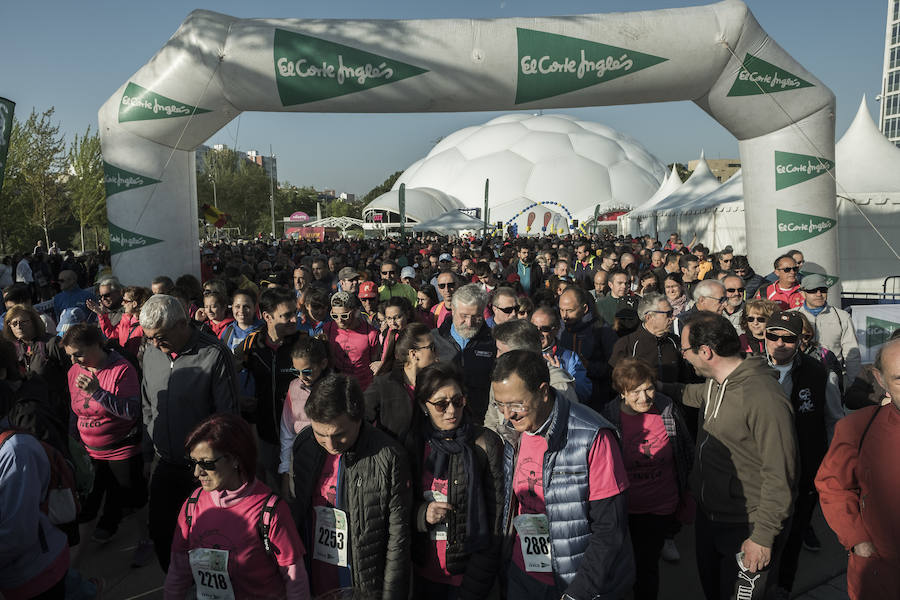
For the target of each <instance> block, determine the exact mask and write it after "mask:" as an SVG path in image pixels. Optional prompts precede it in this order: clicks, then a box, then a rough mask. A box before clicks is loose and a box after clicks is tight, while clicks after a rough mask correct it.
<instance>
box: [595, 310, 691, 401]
mask: <svg viewBox="0 0 900 600" xmlns="http://www.w3.org/2000/svg"><path fill="white" fill-rule="evenodd" d="M637 313H638V317H639V318H640V320H641V326H640V327H638V328H637V329H635V330H634V331H633V332H631V333H629V334H628V335H626V336H624V337H621V338H619V339H618V341H616V345H615V346H613V351H612V356H611V357H610V359H609V365H610V366H611V367H613V368H615V366H616V364H618V362H619V361H620V360H622V359H623V358H627V357H635V358H639V359H641V360H643V361H645V362H646V363H647V364H649V365H651V366H653V367H654V370H655V371H656V373H657V374H658V380H659V381H660V382H661V383H662V384H664V385H665V384H677V383H678V382H679V381H682V380H683V379H684V376H685V369H684V361H683V360H682V358H681V352H680V347H679V345H678V343H679V342H678V336H676V335H675V334H674V333H673V332H672V321H673V311H672V305H671V304H669V300H668V299H667V298H666V297H665V296H664V295H663V294H659V293H656V292H650V293H649V294H644V296H643V297H642V298H641V301H640V302H639V303H638V307H637ZM662 391H663V392H664V393H670V392H669V391H668V390H667V389H664V390H662Z"/></svg>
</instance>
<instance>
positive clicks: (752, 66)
mask: <svg viewBox="0 0 900 600" xmlns="http://www.w3.org/2000/svg"><path fill="white" fill-rule="evenodd" d="M806 87H815V86H814V85H813V84H812V83H810V82H808V81H806V80H805V79H801V78H800V77H797V76H796V75H794V74H793V73H791V72H790V71H787V70H785V69H782V68H781V67H777V66H775V65H773V64H772V63H770V62H768V61H765V60H763V59H761V58H759V57H758V56H753V55H752V54H750V53H749V52H748V53H747V55H746V56H745V57H744V62H743V63H741V68H740V70H739V71H738V75H737V77H736V78H735V79H734V83H733V84H732V85H731V89H730V90H729V91H728V96H756V95H758V94H772V93H775V92H788V91H790V90H799V89H801V88H806Z"/></svg>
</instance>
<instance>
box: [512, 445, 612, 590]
mask: <svg viewBox="0 0 900 600" xmlns="http://www.w3.org/2000/svg"><path fill="white" fill-rule="evenodd" d="M546 453H547V438H545V437H544V436H542V435H529V434H522V437H521V440H520V442H519V457H518V460H517V461H516V468H515V472H514V475H513V494H515V495H516V499H517V500H518V510H517V512H516V515H523V514H542V513H546V507H547V505H546V503H545V501H544V455H545V454H546ZM551 483H552V481H551ZM627 487H628V476H627V475H626V474H625V467H624V465H623V464H622V457H621V455H620V454H619V446H618V444H617V443H616V441H615V440H614V439H613V437H612V433H611V432H610V431H609V430H606V429H601V430H600V432H599V434H598V435H597V439H596V440H594V444H593V445H592V446H591V449H590V451H589V452H588V489H589V490H590V493H589V496H588V501H594V500H602V499H604V498H610V497H612V496H615V495H616V494H620V493H622V492H623V491H625V489H626V488H627ZM512 557H513V562H514V563H515V564H516V566H517V567H519V568H520V569H521V570H522V571H523V572H525V573H527V574H528V575H530V576H531V577H533V578H534V579H536V580H537V581H540V582H541V583H543V584H544V585H555V583H556V582H555V581H554V580H553V573H535V572H528V571H525V559H524V557H523V556H522V542H521V540H520V539H519V534H518V533H516V541H515V545H514V546H513V555H512Z"/></svg>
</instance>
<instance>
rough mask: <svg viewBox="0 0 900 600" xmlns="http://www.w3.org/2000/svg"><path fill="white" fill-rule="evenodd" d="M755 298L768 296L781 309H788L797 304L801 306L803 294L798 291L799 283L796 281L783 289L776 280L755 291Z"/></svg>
mask: <svg viewBox="0 0 900 600" xmlns="http://www.w3.org/2000/svg"><path fill="white" fill-rule="evenodd" d="M756 297H757V298H768V299H769V300H771V301H772V302H777V303H778V306H780V307H781V310H789V309H791V308H797V307H798V306H803V294H801V293H800V284H799V283H798V284H797V285H795V286H794V287H792V288H788V289H786V290H785V289H783V288H782V287H781V286H779V285H778V282H777V281H776V282H775V283H772V284H770V285H767V286H766V287H765V288H760V290H759V291H758V292H756Z"/></svg>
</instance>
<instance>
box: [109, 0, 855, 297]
mask: <svg viewBox="0 0 900 600" xmlns="http://www.w3.org/2000/svg"><path fill="white" fill-rule="evenodd" d="M671 100H693V101H694V102H696V103H697V104H698V105H699V106H700V107H701V108H702V109H703V110H705V111H706V112H708V113H709V114H710V115H711V116H712V117H713V118H714V119H715V120H716V121H718V122H719V123H720V124H722V125H723V126H724V127H725V128H726V129H728V131H730V132H731V133H732V134H733V135H734V136H735V137H736V138H737V139H738V140H740V142H739V147H740V153H741V160H742V163H743V173H744V192H745V198H746V207H747V212H746V222H747V240H748V247H749V248H750V249H751V250H750V258H751V261H752V262H753V263H754V264H755V265H759V266H761V267H763V268H765V265H768V264H770V261H771V260H772V259H773V258H774V257H775V256H776V255H778V254H780V253H781V252H783V251H784V250H787V249H788V248H793V247H797V248H800V249H801V250H803V251H804V253H805V254H806V256H808V257H810V258H812V259H814V260H815V261H816V262H818V263H819V265H820V266H821V269H822V270H823V271H825V272H826V273H828V274H837V264H838V261H837V230H836V228H835V223H836V211H835V184H834V179H833V177H831V174H830V173H829V171H831V170H832V169H833V165H834V96H833V94H832V93H831V91H830V90H829V89H828V88H826V87H825V86H824V85H823V84H822V83H821V82H820V81H818V80H817V79H816V78H815V77H813V76H812V75H811V74H810V73H809V72H807V71H806V70H805V69H804V68H803V67H802V66H801V65H800V64H798V63H797V62H796V61H795V60H794V59H793V58H791V56H790V55H788V54H787V53H786V52H785V51H784V50H783V49H782V48H781V47H780V46H778V44H776V43H775V42H774V41H773V40H772V39H771V38H769V37H768V36H767V35H766V33H765V32H764V31H763V30H762V28H761V27H760V26H759V24H758V23H757V22H756V19H755V18H754V17H753V15H752V14H750V12H749V10H748V9H747V7H746V5H745V4H744V3H742V2H738V1H736V0H726V1H725V2H720V3H718V4H713V5H709V6H700V7H692V8H683V9H677V10H660V11H647V12H635V13H616V14H600V15H582V16H570V17H550V18H512V19H490V20H472V19H445V20H411V21H337V20H306V19H281V20H272V19H236V18H233V17H229V16H227V15H223V14H218V13H213V12H208V11H195V12H193V13H191V14H190V15H189V16H188V18H187V20H185V22H184V23H183V24H182V26H181V27H180V28H179V29H178V31H177V32H176V33H175V35H173V36H172V38H171V39H169V41H168V42H167V43H166V45H165V46H163V47H162V49H161V50H160V51H159V52H157V54H156V55H155V56H154V57H153V58H152V59H151V60H150V62H149V63H147V64H146V65H144V66H143V67H142V68H141V69H140V70H138V71H137V73H135V74H134V75H133V76H132V77H131V78H130V79H129V80H128V81H127V82H125V84H123V85H122V87H120V88H119V89H118V90H117V91H116V93H115V94H114V95H113V96H112V97H111V98H110V99H109V100H108V101H107V102H106V103H105V104H104V105H103V106H102V107H101V109H100V112H99V124H100V132H101V141H102V147H103V157H104V161H105V169H106V174H105V175H106V191H107V198H108V201H107V206H108V208H107V212H108V216H109V229H110V250H111V251H112V254H113V257H112V262H113V270H114V272H115V273H116V274H117V275H118V276H119V277H120V278H121V279H122V280H123V281H126V282H130V283H143V284H146V282H147V281H149V280H150V279H151V278H152V277H153V276H155V275H159V274H168V275H170V276H174V275H179V274H181V273H185V272H187V273H194V274H199V271H200V265H199V261H200V256H199V252H198V246H197V242H198V226H197V198H196V182H195V178H196V175H195V159H194V149H195V148H196V147H197V146H198V145H199V144H201V143H203V142H204V141H205V140H207V139H208V138H209V137H210V136H212V135H213V134H214V133H215V132H216V131H218V130H219V129H220V128H222V127H223V126H224V125H225V124H227V123H228V122H229V121H231V120H232V119H234V118H235V117H236V116H237V115H238V114H239V113H240V112H242V111H246V110H254V111H279V112H289V111H297V112H307V111H308V112H354V113H365V112H373V113H374V112H431V111H434V112H447V111H484V110H511V109H522V110H535V109H541V108H568V107H578V106H598V105H615V104H636V103H645V102H665V101H671Z"/></svg>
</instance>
